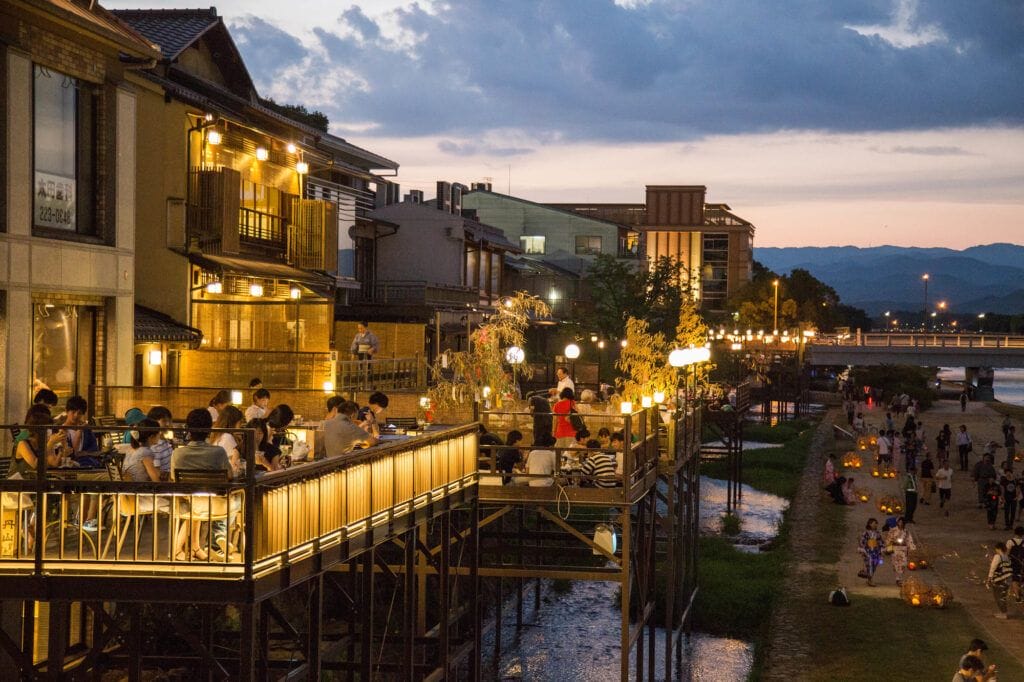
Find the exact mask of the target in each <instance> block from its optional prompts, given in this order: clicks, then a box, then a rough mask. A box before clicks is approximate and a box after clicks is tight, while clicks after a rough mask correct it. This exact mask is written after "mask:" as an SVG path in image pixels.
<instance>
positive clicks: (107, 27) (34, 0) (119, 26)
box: [25, 0, 156, 59]
mask: <svg viewBox="0 0 1024 682" xmlns="http://www.w3.org/2000/svg"><path fill="white" fill-rule="evenodd" d="M25 2H27V4H30V5H35V6H36V7H40V8H42V9H43V10H45V11H47V12H55V13H57V14H59V15H63V16H64V17H65V18H67V19H70V20H71V21H72V22H73V23H75V24H77V25H79V26H81V27H83V28H85V29H87V30H90V31H92V32H93V33H95V34H97V35H102V36H104V37H106V38H109V39H111V40H114V41H115V42H117V43H118V45H119V46H120V47H121V48H122V49H123V50H124V51H125V52H127V53H128V54H131V55H134V56H139V57H144V58H147V59H153V58H155V57H156V46H155V45H151V44H150V43H149V41H147V40H146V39H145V38H144V37H143V36H142V35H140V34H139V33H138V32H137V31H135V30H133V29H132V28H131V27H130V26H128V25H126V24H125V23H124V22H122V21H119V20H118V19H116V18H115V17H114V16H112V14H111V12H110V11H109V10H106V9H104V8H103V7H100V6H99V5H92V4H90V5H89V6H88V7H87V6H85V4H84V3H76V2H74V1H73V0H25Z"/></svg>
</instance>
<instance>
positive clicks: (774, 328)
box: [772, 280, 779, 337]
mask: <svg viewBox="0 0 1024 682" xmlns="http://www.w3.org/2000/svg"><path fill="white" fill-rule="evenodd" d="M772 286H773V287H775V315H774V317H773V318H772V334H773V335H775V336H776V337H777V336H778V335H779V280H775V281H774V282H772Z"/></svg>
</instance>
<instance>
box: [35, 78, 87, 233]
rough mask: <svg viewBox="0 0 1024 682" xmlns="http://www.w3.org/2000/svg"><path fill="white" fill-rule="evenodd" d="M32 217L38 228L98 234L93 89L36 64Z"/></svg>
mask: <svg viewBox="0 0 1024 682" xmlns="http://www.w3.org/2000/svg"><path fill="white" fill-rule="evenodd" d="M33 99H34V118H33V156H34V162H35V177H34V178H33V218H34V224H35V226H36V227H37V228H42V229H44V230H60V231H64V232H75V233H78V234H96V221H95V215H94V213H95V211H94V204H93V197H94V195H95V194H96V192H95V187H94V185H95V162H96V154H95V148H96V108H97V100H96V94H95V91H94V90H93V88H92V87H91V86H90V85H89V84H87V83H84V82H82V81H80V80H78V79H76V78H72V77H71V76H68V75H66V74H63V73H60V72H59V71H51V70H49V69H47V68H45V67H42V66H39V65H36V67H35V79H34V94H33Z"/></svg>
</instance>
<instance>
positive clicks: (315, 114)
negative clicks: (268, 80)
mask: <svg viewBox="0 0 1024 682" xmlns="http://www.w3.org/2000/svg"><path fill="white" fill-rule="evenodd" d="M260 102H262V103H263V106H265V107H267V108H268V109H273V110H274V111H276V112H277V113H279V114H281V115H282V116H287V117H288V118H290V119H293V120H296V121H298V122H299V123H305V124H306V125H308V126H309V127H310V128H316V129H317V130H322V131H323V132H325V133H326V132H327V128H328V126H329V125H330V123H331V122H330V120H328V118H327V114H325V113H324V112H322V111H317V110H315V109H307V108H306V107H305V106H303V105H301V104H278V103H277V102H275V101H274V100H273V99H271V98H269V97H268V98H266V99H264V98H262V97H261V98H260Z"/></svg>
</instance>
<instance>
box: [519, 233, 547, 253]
mask: <svg viewBox="0 0 1024 682" xmlns="http://www.w3.org/2000/svg"><path fill="white" fill-rule="evenodd" d="M519 246H521V247H522V249H523V253H526V254H531V253H533V254H541V255H542V254H543V253H544V237H520V238H519Z"/></svg>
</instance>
